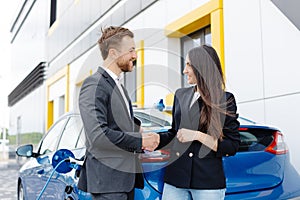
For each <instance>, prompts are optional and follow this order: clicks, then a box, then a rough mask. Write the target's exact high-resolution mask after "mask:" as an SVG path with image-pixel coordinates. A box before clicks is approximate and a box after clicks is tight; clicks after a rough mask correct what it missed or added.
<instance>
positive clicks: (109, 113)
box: [78, 67, 143, 193]
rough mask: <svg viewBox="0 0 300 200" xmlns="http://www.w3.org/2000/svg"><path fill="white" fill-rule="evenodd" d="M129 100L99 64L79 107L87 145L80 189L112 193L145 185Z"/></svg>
mask: <svg viewBox="0 0 300 200" xmlns="http://www.w3.org/2000/svg"><path fill="white" fill-rule="evenodd" d="M125 93H126V91H125ZM126 95H127V94H126ZM127 98H129V97H128V95H127ZM128 100H129V99H128ZM129 101H130V100H129ZM125 103H127V102H125V101H124V99H123V97H122V95H121V93H120V91H119V89H118V87H117V86H116V84H115V81H114V80H113V79H112V78H111V77H110V76H109V74H108V73H107V72H106V71H105V70H104V69H103V68H101V67H99V68H98V71H97V72H96V73H95V74H93V75H92V76H90V77H88V78H87V79H86V80H85V81H84V83H83V85H82V88H81V91H80V96H79V109H80V115H81V118H82V121H83V125H84V130H85V133H86V148H87V149H86V158H85V162H84V165H83V167H82V169H81V173H80V177H79V183H78V187H79V189H81V190H83V191H87V192H90V193H111V192H129V191H131V190H132V189H133V188H134V186H136V187H139V188H142V187H143V177H142V175H141V174H139V173H141V166H140V163H139V160H138V158H137V154H136V153H137V152H141V148H142V139H141V134H140V133H139V132H138V131H139V130H138V129H139V128H138V127H137V126H135V124H134V121H135V120H134V118H133V116H132V113H131V115H130V114H129V113H128V110H127V107H126V104H125ZM130 106H131V105H130ZM130 109H131V110H132V108H131V107H130Z"/></svg>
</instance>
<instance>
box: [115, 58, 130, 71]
mask: <svg viewBox="0 0 300 200" xmlns="http://www.w3.org/2000/svg"><path fill="white" fill-rule="evenodd" d="M130 62H133V61H131V60H128V61H126V60H123V59H119V60H118V61H117V65H118V66H119V68H120V69H121V70H122V72H131V71H132V69H133V66H131V64H130Z"/></svg>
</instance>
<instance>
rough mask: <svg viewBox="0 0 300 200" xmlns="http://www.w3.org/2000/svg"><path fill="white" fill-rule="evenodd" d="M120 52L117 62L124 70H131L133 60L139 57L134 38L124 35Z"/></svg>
mask: <svg viewBox="0 0 300 200" xmlns="http://www.w3.org/2000/svg"><path fill="white" fill-rule="evenodd" d="M118 53H119V56H118V58H117V59H116V63H117V65H118V66H119V68H120V69H121V70H122V72H131V71H132V70H133V67H134V65H133V61H135V60H136V59H137V54H136V51H135V43H134V40H133V38H131V37H129V36H125V37H123V39H122V42H121V44H120V49H119V50H118Z"/></svg>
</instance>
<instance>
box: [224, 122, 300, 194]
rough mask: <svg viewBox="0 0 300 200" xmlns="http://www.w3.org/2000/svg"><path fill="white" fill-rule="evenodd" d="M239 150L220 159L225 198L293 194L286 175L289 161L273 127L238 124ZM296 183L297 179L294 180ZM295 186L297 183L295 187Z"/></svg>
mask: <svg viewBox="0 0 300 200" xmlns="http://www.w3.org/2000/svg"><path fill="white" fill-rule="evenodd" d="M239 132H240V136H241V144H240V148H239V152H238V153H237V154H236V155H235V156H232V157H225V158H224V159H223V163H224V170H225V174H226V178H227V189H226V197H225V199H287V198H291V197H293V196H295V195H296V192H297V189H296V188H295V190H293V189H291V188H290V186H289V184H290V183H289V182H290V181H291V180H289V179H293V178H296V179H297V178H298V180H300V179H299V175H298V174H297V173H295V177H289V179H287V175H286V174H287V173H290V172H288V169H287V168H288V167H292V166H291V164H290V161H289V154H288V149H287V146H286V144H285V142H284V136H283V134H282V133H281V132H280V131H279V130H278V129H276V128H272V127H267V126H259V125H254V124H253V125H251V124H248V125H241V127H240V129H239ZM297 175H298V176H297ZM298 183H299V182H298ZM298 188H299V187H298Z"/></svg>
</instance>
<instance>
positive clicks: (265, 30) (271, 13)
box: [224, 0, 300, 172]
mask: <svg viewBox="0 0 300 200" xmlns="http://www.w3.org/2000/svg"><path fill="white" fill-rule="evenodd" d="M224 29H225V34H224V37H225V68H226V77H227V86H228V90H230V91H232V92H233V93H234V94H235V95H236V98H237V101H238V109H239V113H240V114H241V115H242V116H244V117H248V118H250V119H252V120H254V121H258V122H262V123H266V124H270V125H273V126H275V127H278V128H279V129H280V130H282V132H283V133H284V135H285V140H286V142H287V144H288V146H289V149H290V154H291V161H292V163H293V165H294V167H295V168H296V170H297V171H298V172H300V158H299V156H297V152H298V151H299V150H300V148H299V145H298V142H297V141H298V140H299V139H300V135H299V134H298V133H297V124H299V122H300V120H299V118H298V116H299V115H300V107H299V106H298V105H297V102H300V101H299V100H300V84H299V80H298V77H299V76H300V68H299V64H298V63H299V62H298V57H299V50H298V49H299V46H300V32H299V30H298V29H297V28H296V27H295V26H294V25H293V24H292V23H291V22H290V21H289V20H288V19H287V18H286V17H285V16H284V15H283V13H281V12H280V11H279V10H278V8H277V7H276V6H275V5H274V4H273V3H272V2H271V1H267V0H243V1H239V0H224Z"/></svg>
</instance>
